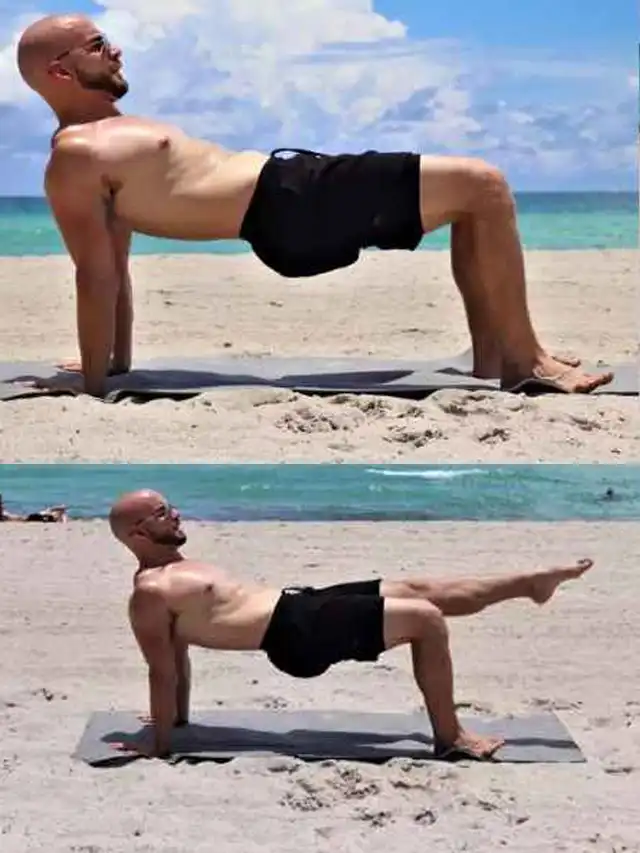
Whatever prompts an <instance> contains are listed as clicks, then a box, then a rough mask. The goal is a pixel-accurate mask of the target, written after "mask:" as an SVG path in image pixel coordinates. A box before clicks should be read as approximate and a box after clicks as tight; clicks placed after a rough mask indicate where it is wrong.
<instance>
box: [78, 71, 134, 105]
mask: <svg viewBox="0 0 640 853" xmlns="http://www.w3.org/2000/svg"><path fill="white" fill-rule="evenodd" d="M78 83H80V85H81V86H82V88H83V89H89V90H90V91H92V92H106V93H107V94H108V95H111V97H112V98H115V99H116V100H118V101H119V100H120V98H123V97H124V96H125V95H126V94H127V92H128V91H129V84H128V83H127V81H126V80H125V79H124V78H118V79H115V78H114V77H113V76H111V75H107V74H100V75H99V76H97V77H90V76H89V75H87V74H83V73H81V72H78Z"/></svg>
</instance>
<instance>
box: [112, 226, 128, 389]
mask: <svg viewBox="0 0 640 853" xmlns="http://www.w3.org/2000/svg"><path fill="white" fill-rule="evenodd" d="M112 230H113V239H114V245H115V251H116V266H117V268H118V276H119V283H120V287H119V290H118V301H117V302H116V329H115V337H114V341H113V360H112V362H111V373H127V372H128V371H129V370H130V369H131V353H132V348H133V294H132V290H131V276H130V273H129V253H130V251H131V229H130V228H127V227H126V226H125V225H123V224H122V223H121V222H115V223H114V224H113V226H112Z"/></svg>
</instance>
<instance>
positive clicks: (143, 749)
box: [111, 741, 171, 758]
mask: <svg viewBox="0 0 640 853" xmlns="http://www.w3.org/2000/svg"><path fill="white" fill-rule="evenodd" d="M111 748H112V749H114V750H116V752H128V753H131V752H133V753H135V754H136V755H139V756H140V757H141V758H168V757H169V756H170V755H171V751H170V750H169V749H166V750H163V751H162V752H161V751H160V750H158V749H157V748H156V747H155V746H151V745H149V744H147V743H142V742H141V741H129V742H120V743H112V744H111Z"/></svg>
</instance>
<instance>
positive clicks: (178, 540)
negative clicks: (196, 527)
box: [153, 530, 187, 548]
mask: <svg viewBox="0 0 640 853" xmlns="http://www.w3.org/2000/svg"><path fill="white" fill-rule="evenodd" d="M186 541H187V534H186V533H183V532H182V530H172V531H171V532H170V533H160V534H157V533H156V534H154V536H153V542H154V544H155V545H168V546H169V547H171V548H180V547H181V546H182V545H184V543H185V542H186Z"/></svg>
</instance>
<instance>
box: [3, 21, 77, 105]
mask: <svg viewBox="0 0 640 853" xmlns="http://www.w3.org/2000/svg"><path fill="white" fill-rule="evenodd" d="M92 28H93V24H92V23H91V21H89V20H88V19H87V18H84V17H82V16H81V15H49V16H48V17H46V18H41V19H40V20H39V21H36V22H35V23H33V24H31V26H29V27H27V29H26V30H25V31H24V32H23V33H22V36H21V38H20V41H19V42H18V56H17V59H18V69H19V71H20V74H21V75H22V79H23V80H24V81H25V83H26V84H27V85H28V86H31V88H32V89H38V88H39V84H41V83H42V79H43V77H45V76H46V73H47V68H48V67H49V65H50V63H51V62H53V61H54V60H55V59H56V57H58V56H60V54H62V53H65V52H66V51H67V50H71V49H73V48H74V47H75V46H76V45H77V44H78V43H79V39H82V38H83V37H84V36H85V34H86V32H87V31H89V30H91V29H92Z"/></svg>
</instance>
